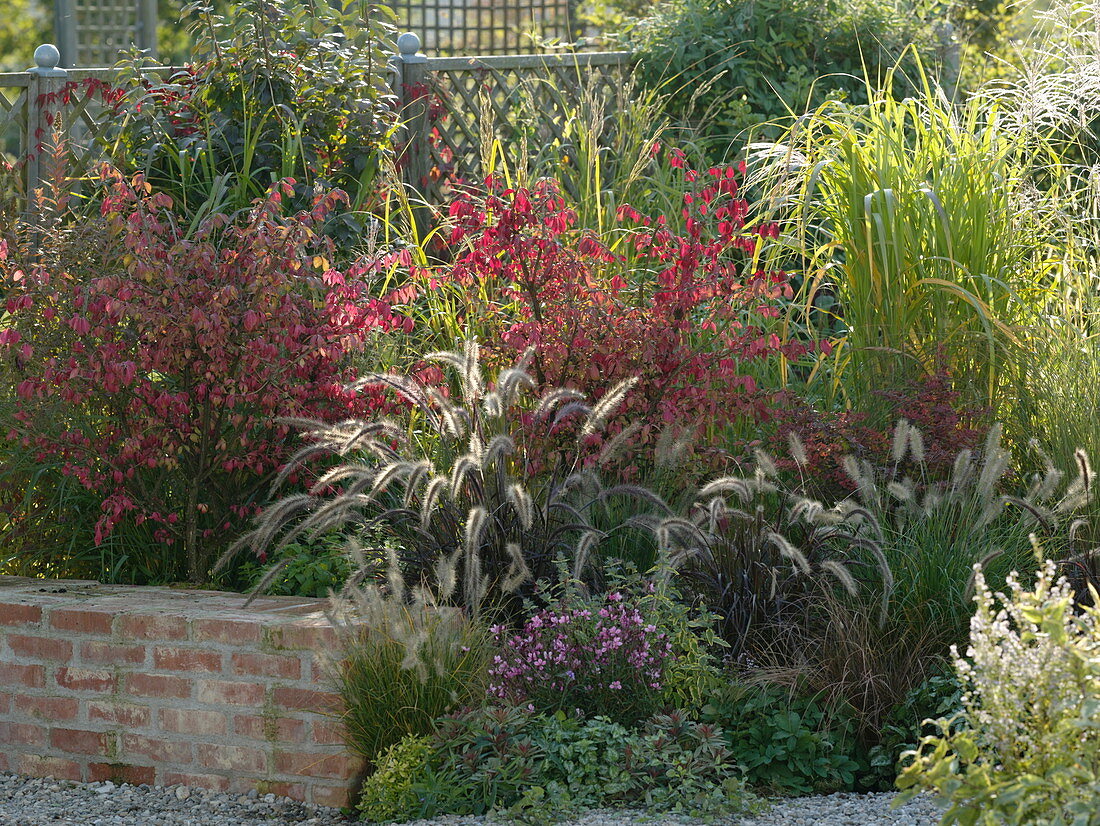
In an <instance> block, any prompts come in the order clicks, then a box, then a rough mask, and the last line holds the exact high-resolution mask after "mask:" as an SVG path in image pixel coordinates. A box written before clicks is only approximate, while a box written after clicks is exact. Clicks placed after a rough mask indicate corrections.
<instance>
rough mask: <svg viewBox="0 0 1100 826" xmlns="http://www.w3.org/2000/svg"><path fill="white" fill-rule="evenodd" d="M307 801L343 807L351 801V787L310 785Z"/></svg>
mask: <svg viewBox="0 0 1100 826" xmlns="http://www.w3.org/2000/svg"><path fill="white" fill-rule="evenodd" d="M309 802H310V803H312V804H313V805H315V806H330V807H332V808H333V809H343V808H345V807H346V806H348V805H350V803H351V789H349V788H348V787H347V786H312V787H310V796H309Z"/></svg>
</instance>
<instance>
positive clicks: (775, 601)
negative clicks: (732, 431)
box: [638, 454, 859, 657]
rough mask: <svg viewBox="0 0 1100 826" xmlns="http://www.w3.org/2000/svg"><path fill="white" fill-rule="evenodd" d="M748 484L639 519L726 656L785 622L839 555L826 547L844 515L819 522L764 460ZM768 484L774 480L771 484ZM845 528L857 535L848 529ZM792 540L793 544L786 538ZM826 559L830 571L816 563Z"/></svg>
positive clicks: (832, 545) (710, 487)
mask: <svg viewBox="0 0 1100 826" xmlns="http://www.w3.org/2000/svg"><path fill="white" fill-rule="evenodd" d="M758 458H759V459H760V460H761V461H762V462H763V464H764V467H756V468H755V469H754V472H753V473H752V474H750V475H749V477H748V478H739V477H735V476H726V477H721V478H719V479H715V480H713V481H711V482H708V483H706V484H704V485H702V486H701V487H700V488H699V489H698V490H697V491H696V492H695V493H694V494H693V495H692V496H691V498H690V499H689V500H688V502H687V504H686V505H685V507H684V509H683V510H682V511H681V512H679V513H676V514H675V515H668V516H665V517H664V518H661V519H659V520H653V521H642V520H639V522H638V524H642V525H644V526H645V527H647V528H648V529H649V530H650V531H652V533H653V535H654V537H655V539H656V541H657V543H658V545H659V547H660V548H661V551H662V553H663V555H664V557H665V558H667V559H668V560H669V562H670V563H671V564H672V565H673V566H674V567H675V568H676V569H677V571H678V574H679V576H680V577H682V578H683V580H684V581H685V582H686V583H687V584H688V586H689V587H690V589H691V590H692V591H693V592H694V593H695V595H696V597H697V598H698V599H699V600H700V602H701V604H702V605H704V606H705V607H706V608H707V609H708V610H710V611H711V612H713V613H714V614H716V615H717V616H718V617H719V618H720V620H719V633H720V634H721V636H722V638H723V639H724V640H725V641H726V643H727V644H728V645H729V646H730V652H731V655H732V656H734V657H740V656H741V655H743V654H749V651H748V647H749V646H751V645H753V644H754V643H753V638H754V634H755V633H757V632H759V631H761V630H762V629H764V628H765V627H769V626H773V625H774V624H776V623H779V624H782V623H783V622H784V621H787V620H789V619H791V618H792V617H793V614H792V612H794V611H795V606H797V605H798V604H799V603H800V602H801V600H802V599H804V598H806V596H807V595H808V594H810V593H811V592H812V591H813V588H814V587H815V586H814V582H815V581H816V580H818V579H820V576H819V573H820V572H827V573H830V575H831V576H832V577H833V578H834V579H836V580H837V581H838V582H840V583H841V585H842V586H844V587H846V584H847V583H848V580H846V579H844V578H843V577H842V576H838V575H837V574H836V569H837V568H838V567H842V568H843V567H846V565H847V563H848V561H849V560H848V558H847V554H846V553H845V552H844V550H843V544H842V543H841V542H837V541H834V540H835V537H836V534H837V532H838V528H839V527H840V526H841V525H846V524H847V521H846V520H848V517H847V516H846V515H845V514H843V513H841V512H840V511H834V512H832V513H831V514H830V515H829V517H828V518H823V514H824V512H825V509H824V507H823V506H822V505H821V503H820V502H817V501H815V500H812V499H810V498H808V497H806V496H804V495H802V494H801V493H799V492H798V491H790V490H786V489H784V488H782V487H781V481H780V478H779V474H778V473H777V471H776V469H775V465H774V463H773V462H772V460H771V459H770V457H767V456H766V455H764V454H760V455H759V456H758ZM772 478H774V479H775V481H771V479H772ZM848 528H849V530H851V531H857V530H859V528H858V526H857V525H856V524H855V523H854V520H853V524H851V525H848ZM795 537H797V542H796V541H793V538H795ZM826 559H830V560H831V561H832V563H833V564H832V565H831V566H830V571H826V570H825V569H824V568H822V567H821V563H822V562H823V561H824V560H826Z"/></svg>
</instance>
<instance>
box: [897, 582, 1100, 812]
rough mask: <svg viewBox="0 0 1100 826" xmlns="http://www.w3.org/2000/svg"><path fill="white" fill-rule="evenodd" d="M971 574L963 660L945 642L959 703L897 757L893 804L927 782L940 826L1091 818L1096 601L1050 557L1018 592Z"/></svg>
mask: <svg viewBox="0 0 1100 826" xmlns="http://www.w3.org/2000/svg"><path fill="white" fill-rule="evenodd" d="M975 580H976V581H975V588H976V594H975V601H976V603H977V610H976V612H975V614H974V616H973V618H972V620H971V625H970V646H969V648H968V650H967V656H966V658H965V659H964V658H961V657H959V656H958V653H957V651H954V650H953V654H954V655H955V667H956V669H957V671H958V673H959V677H960V679H961V681H962V684H963V688H964V692H965V693H964V695H963V705H964V709H965V711H964V713H963V715H962V717H961V719H960V718H956V719H953V720H942V719H941V720H938V721H936V725H937V726H938V727H939V729H940V733H939V734H938V735H934V736H930V737H925V738H924V739H923V740H922V741H921V744H920V746H919V747H918V748H917V749H916V750H915V751H909V752H906V753H905V754H904V755H903V756H902V766H903V769H902V772H901V774H900V776H899V777H898V787H899V788H901V789H902V794H901V795H900V797H899V799H898V801H897V802H896V804H895V805H901V803H903V802H905V801H906V800H909V799H911V798H913V797H915V796H916V795H917V794H918V793H919V792H920V791H922V790H934V791H936V792H938V793H939V794H940V795H942V796H943V797H944V798H946V800H947V803H948V807H947V809H946V811H945V812H944V815H943V819H942V820H941V824H945V826H947V825H949V824H956V823H957V824H963V825H964V826H992V825H993V824H998V826H1000V825H1001V824H1009V826H1015V824H1040V823H1041V824H1050V826H1060V825H1061V824H1066V825H1067V826H1068V825H1069V824H1072V826H1100V610H1098V609H1096V608H1093V607H1086V606H1082V605H1080V604H1079V602H1078V601H1077V600H1076V599H1075V594H1074V592H1073V589H1072V588H1071V586H1070V584H1069V583H1068V582H1067V581H1066V580H1065V579H1060V578H1056V568H1055V565H1054V563H1053V562H1046V563H1045V564H1044V565H1043V566H1042V567H1041V568H1040V571H1039V574H1038V576H1037V579H1036V582H1035V585H1034V587H1033V588H1032V589H1030V590H1029V589H1027V588H1025V587H1024V586H1023V585H1021V584H1020V581H1019V577H1018V576H1017V575H1016V574H1013V575H1012V576H1010V577H1009V578H1008V581H1007V586H1008V593H1007V595H1005V594H1000V593H998V594H993V593H992V592H991V591H990V589H989V587H988V586H987V585H986V582H985V579H984V578H983V577H982V575H981V571H980V570H978V571H977V573H976V578H975ZM1093 602H1094V604H1095V602H1096V594H1095V592H1094V593H1093Z"/></svg>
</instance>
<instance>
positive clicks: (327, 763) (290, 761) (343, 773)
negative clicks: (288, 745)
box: [275, 751, 363, 780]
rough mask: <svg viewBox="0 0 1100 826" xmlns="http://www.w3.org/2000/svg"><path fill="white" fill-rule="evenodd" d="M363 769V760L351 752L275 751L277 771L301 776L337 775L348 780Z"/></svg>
mask: <svg viewBox="0 0 1100 826" xmlns="http://www.w3.org/2000/svg"><path fill="white" fill-rule="evenodd" d="M362 770H363V761H362V760H360V759H359V758H358V757H352V756H351V755H350V754H310V753H308V752H297V751H277V752H275V771H277V772H280V773H281V774H294V775H298V776H300V777H335V778H337V779H339V780H346V779H348V778H352V777H355V776H356V775H357V774H359V773H360V772H361V771H362Z"/></svg>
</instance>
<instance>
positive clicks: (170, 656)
mask: <svg viewBox="0 0 1100 826" xmlns="http://www.w3.org/2000/svg"><path fill="white" fill-rule="evenodd" d="M153 664H154V665H155V666H156V667H157V668H159V669H161V670H162V671H205V672H207V673H210V674H216V673H218V672H220V671H221V670H222V655H221V654H219V653H218V652H217V651H200V650H198V649H195V648H163V647H161V646H157V647H156V648H154V649H153Z"/></svg>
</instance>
